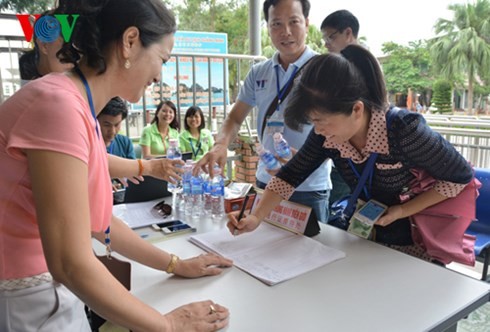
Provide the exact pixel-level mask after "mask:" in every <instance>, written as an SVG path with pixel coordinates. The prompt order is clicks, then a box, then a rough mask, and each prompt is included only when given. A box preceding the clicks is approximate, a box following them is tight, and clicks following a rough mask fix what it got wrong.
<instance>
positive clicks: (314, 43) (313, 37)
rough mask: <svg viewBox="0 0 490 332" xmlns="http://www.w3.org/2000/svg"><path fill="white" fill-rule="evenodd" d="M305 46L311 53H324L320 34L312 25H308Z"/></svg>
mask: <svg viewBox="0 0 490 332" xmlns="http://www.w3.org/2000/svg"><path fill="white" fill-rule="evenodd" d="M306 45H308V46H309V47H310V48H311V49H312V50H313V51H315V52H318V53H324V52H325V51H326V49H325V47H324V43H323V40H322V32H321V31H320V29H318V28H317V27H316V26H315V25H313V24H310V25H309V26H308V35H307V36H306Z"/></svg>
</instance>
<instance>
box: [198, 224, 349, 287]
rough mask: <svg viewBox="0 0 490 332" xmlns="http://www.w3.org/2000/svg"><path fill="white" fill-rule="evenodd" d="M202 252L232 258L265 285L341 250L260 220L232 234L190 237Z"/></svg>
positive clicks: (329, 259)
mask: <svg viewBox="0 0 490 332" xmlns="http://www.w3.org/2000/svg"><path fill="white" fill-rule="evenodd" d="M189 241H191V242H192V243H194V244H196V245H197V246H199V247H201V248H203V249H204V250H206V251H211V252H215V253H217V254H219V255H221V256H224V257H227V258H230V259H233V263H234V264H235V266H237V267H238V268H240V269H242V270H244V271H245V272H247V273H249V274H251V275H252V276H254V277H255V278H257V279H259V280H261V281H263V282H264V283H266V284H268V285H275V284H277V283H280V282H283V281H285V280H288V279H292V278H294V277H297V276H299V275H301V274H304V273H306V272H309V271H312V270H314V269H316V268H319V267H321V266H323V265H326V264H329V263H332V262H334V261H336V260H338V259H341V258H344V257H345V253H344V252H342V251H340V250H337V249H334V248H330V247H327V246H325V245H324V244H322V243H320V242H318V241H315V240H313V239H311V238H308V237H306V236H303V235H297V234H294V233H291V232H288V231H286V230H283V229H280V228H278V227H275V226H272V225H270V224H268V223H266V222H263V223H262V224H261V225H260V226H259V228H257V229H256V230H255V231H254V232H251V233H247V234H243V235H240V236H233V235H231V234H230V232H229V230H228V229H222V230H219V231H214V232H209V233H203V234H198V235H194V236H191V237H190V238H189Z"/></svg>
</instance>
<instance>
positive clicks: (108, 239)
mask: <svg viewBox="0 0 490 332" xmlns="http://www.w3.org/2000/svg"><path fill="white" fill-rule="evenodd" d="M75 71H76V73H77V74H78V76H80V79H81V80H82V83H83V86H84V87H85V91H86V92H87V99H88V104H89V106H90V111H91V112H92V116H93V117H94V120H95V132H96V133H97V137H98V138H99V139H100V134H99V121H97V116H96V115H95V107H94V101H93V100H92V92H91V91H90V87H89V86H88V82H87V79H86V78H85V76H84V75H83V73H82V71H81V70H80V68H78V67H76V68H75ZM111 150H112V142H111ZM104 233H105V239H104V242H105V247H106V248H105V251H106V256H107V257H108V258H110V257H111V252H112V249H111V226H108V227H107V229H106V230H105V231H104Z"/></svg>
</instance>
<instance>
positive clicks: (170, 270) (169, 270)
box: [165, 254, 180, 274]
mask: <svg viewBox="0 0 490 332" xmlns="http://www.w3.org/2000/svg"><path fill="white" fill-rule="evenodd" d="M179 259H180V258H179V256H176V255H174V254H171V255H170V262H169V263H168V266H167V269H166V270H165V272H167V273H169V274H170V273H174V270H175V265H177V262H178V261H179Z"/></svg>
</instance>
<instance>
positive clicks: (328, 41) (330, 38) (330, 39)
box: [322, 30, 340, 44]
mask: <svg viewBox="0 0 490 332" xmlns="http://www.w3.org/2000/svg"><path fill="white" fill-rule="evenodd" d="M339 32H340V31H339V30H335V31H334V32H332V33H331V34H330V35H327V36H325V35H323V37H322V39H323V41H324V42H325V43H326V44H330V43H331V42H333V39H332V38H333V36H335V35H336V34H337V33H339Z"/></svg>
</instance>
